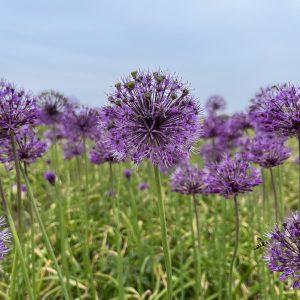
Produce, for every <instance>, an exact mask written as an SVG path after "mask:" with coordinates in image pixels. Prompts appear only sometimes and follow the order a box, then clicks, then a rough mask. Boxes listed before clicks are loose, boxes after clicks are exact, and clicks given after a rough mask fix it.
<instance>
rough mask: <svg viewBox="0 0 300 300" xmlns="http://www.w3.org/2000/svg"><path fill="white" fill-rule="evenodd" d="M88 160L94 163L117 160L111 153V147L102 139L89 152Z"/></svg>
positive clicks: (114, 161)
mask: <svg viewBox="0 0 300 300" xmlns="http://www.w3.org/2000/svg"><path fill="white" fill-rule="evenodd" d="M90 161H91V163H93V164H95V165H100V164H104V163H105V162H109V163H117V162H119V160H118V159H117V158H116V157H115V156H114V155H113V153H112V152H111V149H110V148H109V146H108V145H107V143H105V142H104V141H101V140H99V141H98V142H96V144H95V145H94V147H93V149H92V150H91V152H90Z"/></svg>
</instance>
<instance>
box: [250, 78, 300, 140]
mask: <svg viewBox="0 0 300 300" xmlns="http://www.w3.org/2000/svg"><path fill="white" fill-rule="evenodd" d="M254 116H255V117H256V119H257V122H258V123H261V124H262V125H263V127H264V129H265V130H266V131H270V132H274V131H276V132H279V133H281V134H283V135H285V136H293V135H296V134H299V133H300V89H299V88H298V87H295V86H294V85H291V84H285V85H279V86H275V87H273V88H271V89H268V90H267V91H264V92H263V93H262V95H260V96H259V98H258V100H257V99H256V102H255V109H254Z"/></svg>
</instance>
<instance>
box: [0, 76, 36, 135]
mask: <svg viewBox="0 0 300 300" xmlns="http://www.w3.org/2000/svg"><path fill="white" fill-rule="evenodd" d="M37 117H38V113H37V108H36V99H35V98H34V97H33V96H32V95H31V94H29V93H26V92H25V91H24V90H22V89H17V88H16V87H15V86H14V85H13V84H11V83H9V82H7V81H5V80H0V136H2V137H7V136H8V133H9V131H13V132H17V131H18V129H19V128H21V127H23V126H24V125H29V124H36V121H37Z"/></svg>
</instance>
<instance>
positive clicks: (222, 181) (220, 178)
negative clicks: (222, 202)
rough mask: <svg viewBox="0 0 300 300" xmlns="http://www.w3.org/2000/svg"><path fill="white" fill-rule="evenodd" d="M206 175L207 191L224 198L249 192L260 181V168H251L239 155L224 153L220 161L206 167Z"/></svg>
mask: <svg viewBox="0 0 300 300" xmlns="http://www.w3.org/2000/svg"><path fill="white" fill-rule="evenodd" d="M206 175H207V177H206V178H207V186H208V191H209V192H210V193H217V194H221V195H222V196H224V197H226V198H231V197H234V196H236V195H238V194H242V193H245V192H250V191H252V188H253V187H255V186H257V185H259V184H261V183H262V181H261V175H260V170H258V169H254V168H252V167H251V166H250V164H249V162H247V161H245V160H244V159H243V158H242V157H241V156H240V155H236V156H235V157H234V158H230V156H229V155H227V154H225V155H224V157H223V160H222V161H221V162H219V163H212V164H211V165H210V166H209V167H208V169H207V170H206Z"/></svg>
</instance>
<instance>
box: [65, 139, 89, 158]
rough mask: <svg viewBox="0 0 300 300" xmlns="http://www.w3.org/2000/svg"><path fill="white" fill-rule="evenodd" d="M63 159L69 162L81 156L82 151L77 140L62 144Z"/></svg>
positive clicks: (81, 146)
mask: <svg viewBox="0 0 300 300" xmlns="http://www.w3.org/2000/svg"><path fill="white" fill-rule="evenodd" d="M63 151H64V158H65V159H66V160H69V159H71V158H73V157H75V156H80V155H82V154H83V152H84V149H83V145H82V143H81V142H79V141H77V140H73V141H72V140H67V141H66V142H65V143H64V144H63Z"/></svg>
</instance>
